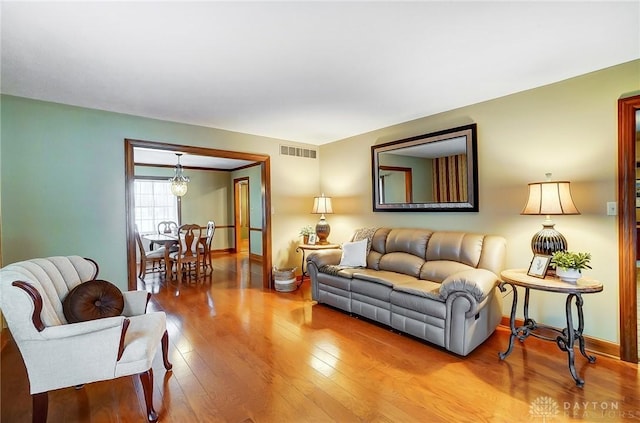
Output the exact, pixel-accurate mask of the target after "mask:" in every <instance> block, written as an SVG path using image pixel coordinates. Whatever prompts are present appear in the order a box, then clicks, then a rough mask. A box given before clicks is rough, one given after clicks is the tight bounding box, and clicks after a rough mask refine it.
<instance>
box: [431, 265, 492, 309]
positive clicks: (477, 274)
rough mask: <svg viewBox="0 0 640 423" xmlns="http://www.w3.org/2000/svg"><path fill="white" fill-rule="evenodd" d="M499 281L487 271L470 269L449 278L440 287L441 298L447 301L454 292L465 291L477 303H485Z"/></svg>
mask: <svg viewBox="0 0 640 423" xmlns="http://www.w3.org/2000/svg"><path fill="white" fill-rule="evenodd" d="M498 282H499V279H498V277H497V276H496V274H495V273H493V272H491V271H489V270H485V269H470V270H464V271H462V272H458V273H454V274H453V275H450V276H448V277H447V278H446V279H445V280H444V281H442V284H441V285H440V296H441V297H442V298H444V299H445V300H446V299H447V297H449V295H451V294H453V293H454V292H460V291H465V292H468V293H469V294H471V296H472V297H473V298H475V300H476V301H478V302H481V301H483V300H484V299H485V298H486V297H487V295H489V294H490V293H491V291H493V289H494V288H495V287H496V285H497V284H498Z"/></svg>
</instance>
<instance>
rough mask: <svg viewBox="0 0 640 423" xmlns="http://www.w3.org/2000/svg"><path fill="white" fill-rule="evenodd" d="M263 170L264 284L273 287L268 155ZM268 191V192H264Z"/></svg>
mask: <svg viewBox="0 0 640 423" xmlns="http://www.w3.org/2000/svg"><path fill="white" fill-rule="evenodd" d="M261 170H262V178H261V181H262V192H263V195H262V202H263V203H262V224H263V225H264V230H263V232H262V257H263V260H262V275H263V277H264V279H263V280H262V286H263V287H264V288H269V289H273V288H275V287H274V285H273V275H272V269H273V260H272V254H271V251H272V245H271V159H270V158H269V157H268V156H267V158H266V160H265V161H264V163H263V166H262V168H261ZM264 193H266V194H264Z"/></svg>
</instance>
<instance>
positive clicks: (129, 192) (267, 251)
mask: <svg viewBox="0 0 640 423" xmlns="http://www.w3.org/2000/svg"><path fill="white" fill-rule="evenodd" d="M134 147H141V148H151V149H156V150H167V151H178V152H185V153H189V154H197V155H201V156H212V157H222V158H227V159H239V160H248V161H254V162H258V163H256V164H254V166H258V165H259V166H260V168H261V172H262V180H261V192H262V222H263V225H264V229H263V232H262V248H263V255H264V260H263V262H262V274H263V276H264V280H263V286H264V287H265V288H270V287H271V263H272V258H271V255H272V244H271V213H270V211H271V167H270V166H271V162H270V158H269V156H268V155H265V154H255V153H241V152H237V151H228V150H218V149H214V148H205V147H193V146H188V145H179V144H166V143H160V142H155V141H144V140H137V139H130V138H126V139H125V140H124V148H125V151H124V157H125V159H124V160H125V196H126V198H125V204H126V210H127V221H126V238H127V263H128V268H127V269H128V271H127V275H128V289H130V290H135V289H137V285H138V284H137V276H136V245H135V234H134V225H135V221H134V215H133V207H134V204H135V199H134V192H133V179H134V174H135V164H134V154H133V148H134ZM245 167H248V166H245ZM243 168H244V167H243ZM178 211H180V208H179V209H178ZM219 227H220V226H218V228H219Z"/></svg>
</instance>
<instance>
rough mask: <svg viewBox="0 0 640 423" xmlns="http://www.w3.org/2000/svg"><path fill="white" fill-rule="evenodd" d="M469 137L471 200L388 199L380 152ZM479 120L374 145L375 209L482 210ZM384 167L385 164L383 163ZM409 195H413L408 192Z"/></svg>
mask: <svg viewBox="0 0 640 423" xmlns="http://www.w3.org/2000/svg"><path fill="white" fill-rule="evenodd" d="M460 137H464V138H465V145H466V165H467V174H466V182H467V198H466V200H467V201H464V202H415V203H414V202H405V203H384V202H383V201H381V195H382V193H381V192H380V185H381V184H380V177H381V174H380V163H379V162H380V160H379V158H380V154H381V153H385V152H392V151H395V150H400V149H403V148H409V147H417V146H423V145H424V146H426V145H429V144H431V143H439V142H445V143H446V142H447V140H452V139H455V138H460ZM477 144H478V140H477V124H475V123H473V124H470V125H465V126H460V127H457V128H453V129H446V130H443V131H438V132H432V133H429V134H424V135H418V136H415V137H411V138H405V139H401V140H397V141H391V142H387V143H384V144H379V145H373V146H371V171H372V192H373V211H374V212H380V211H419V212H450V211H456V212H477V211H478V152H477ZM383 167H384V166H383ZM407 190H408V191H410V187H408V188H407ZM406 198H411V197H410V196H409V194H407V196H406Z"/></svg>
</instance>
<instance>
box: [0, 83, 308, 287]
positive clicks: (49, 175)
mask: <svg viewBox="0 0 640 423" xmlns="http://www.w3.org/2000/svg"><path fill="white" fill-rule="evenodd" d="M0 113H1V114H0V117H1V123H2V128H1V131H0V136H1V144H0V159H1V164H0V169H1V172H2V173H1V175H0V179H1V181H0V195H1V198H2V206H1V207H2V211H1V216H2V240H1V242H2V263H3V264H4V265H6V264H9V263H12V262H15V261H19V260H25V259H29V258H33V257H47V256H51V255H71V254H78V255H82V256H85V257H91V258H94V259H95V260H97V262H98V263H99V265H100V269H101V270H100V275H101V277H102V278H104V279H107V280H110V281H112V282H114V283H116V284H117V285H118V286H119V287H120V288H122V289H124V288H126V286H127V271H126V262H127V259H126V247H127V245H126V229H125V228H126V225H125V221H126V216H125V182H124V176H125V172H124V140H125V138H131V139H139V140H148V141H154V142H166V143H171V144H182V145H188V146H198V147H205V148H217V149H222V150H230V151H238V152H247V153H258V154H266V155H269V156H270V157H271V165H272V172H271V175H272V190H271V196H272V202H273V203H274V204H278V206H277V211H275V208H274V211H273V212H272V224H273V227H274V230H273V231H272V234H273V241H272V242H273V255H274V257H276V256H277V257H278V260H279V261H274V264H277V265H279V266H282V265H287V264H288V263H291V264H292V263H294V262H295V261H296V255H295V253H291V252H290V251H292V247H291V243H292V242H293V240H295V239H296V238H297V231H298V227H299V226H300V221H301V219H302V218H301V217H300V216H301V215H302V213H303V210H304V211H306V207H303V204H302V202H297V201H288V200H287V201H285V200H284V199H291V198H295V197H298V196H299V197H300V198H304V199H305V200H307V199H308V198H310V197H311V198H312V197H313V195H315V193H316V192H317V190H318V184H319V182H318V181H319V179H318V178H319V177H318V161H316V160H314V161H312V160H309V159H297V158H292V157H289V156H282V157H281V156H279V145H280V144H281V143H284V141H281V140H277V139H272V138H267V137H259V136H254V135H248V134H240V133H236V132H231V131H224V130H219V129H213V128H205V127H200V126H194V125H186V124H179V123H173V122H166V121H160V120H154V119H147V118H142V117H136V116H129V115H123V114H118V113H111V112H105V111H100V110H92V109H85V108H80V107H73V106H67V105H61V104H56V103H48V102H42V101H37V100H30V99H25V98H20V97H13V96H6V95H3V96H2V97H1V111H0ZM286 144H288V145H297V146H305V147H309V146H308V145H306V144H301V143H292V142H288V141H287V142H286ZM312 147H313V146H312ZM291 169H293V170H294V171H299V172H300V173H301V172H302V170H303V169H304V170H305V178H304V179H303V180H300V181H298V183H297V184H287V183H286V181H287V177H288V171H289V170H291ZM208 195H210V197H211V199H212V201H213V199H217V198H219V196H222V197H225V196H227V194H226V193H222V192H221V191H218V192H211V193H208ZM227 198H229V197H228V196H227ZM216 201H217V200H216ZM253 204H256V203H255V202H253ZM186 213H187V215H189V214H190V213H191V212H190V211H188V210H187V211H186ZM227 213H228V212H227ZM290 216H298V218H297V219H296V218H293V219H292V218H290ZM187 217H188V216H185V218H187ZM189 218H190V219H191V218H193V219H202V220H203V222H205V220H204V218H205V216H201V217H200V216H195V215H193V216H190V217H189ZM222 220H223V221H225V220H226V222H227V223H228V222H230V221H231V219H230V218H229V216H227V217H226V218H223V219H222ZM216 236H218V235H216ZM214 241H215V240H214ZM214 247H215V244H214ZM293 250H295V248H293Z"/></svg>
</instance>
